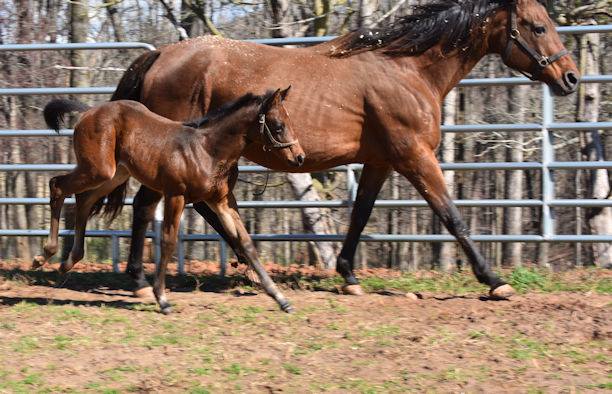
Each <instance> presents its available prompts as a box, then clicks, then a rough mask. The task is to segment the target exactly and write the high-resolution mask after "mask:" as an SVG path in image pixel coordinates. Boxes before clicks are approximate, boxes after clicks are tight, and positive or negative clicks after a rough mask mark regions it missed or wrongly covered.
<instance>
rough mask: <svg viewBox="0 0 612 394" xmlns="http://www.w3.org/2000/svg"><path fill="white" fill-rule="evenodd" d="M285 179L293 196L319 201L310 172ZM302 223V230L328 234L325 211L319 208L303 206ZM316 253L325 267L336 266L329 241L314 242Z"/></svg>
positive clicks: (289, 175) (303, 199) (334, 253)
mask: <svg viewBox="0 0 612 394" xmlns="http://www.w3.org/2000/svg"><path fill="white" fill-rule="evenodd" d="M287 180H288V181H289V183H290V184H291V189H293V193H294V194H295V197H296V198H297V199H298V200H300V201H320V200H321V198H320V197H319V194H318V193H317V191H316V190H315V189H314V185H313V183H312V177H311V176H310V174H307V173H306V174H291V173H290V174H287ZM302 223H303V225H304V230H305V231H307V232H311V233H314V234H329V233H330V231H329V227H328V226H327V223H326V220H325V213H324V212H323V210H322V209H320V208H303V209H302ZM314 245H315V246H316V248H317V249H318V255H319V256H321V262H322V263H323V266H324V267H325V268H326V269H334V268H336V251H335V250H334V245H333V244H332V243H331V242H315V243H314Z"/></svg>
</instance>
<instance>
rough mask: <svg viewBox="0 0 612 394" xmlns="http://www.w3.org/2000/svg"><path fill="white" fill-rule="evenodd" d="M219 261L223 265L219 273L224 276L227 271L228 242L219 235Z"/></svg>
mask: <svg viewBox="0 0 612 394" xmlns="http://www.w3.org/2000/svg"><path fill="white" fill-rule="evenodd" d="M219 263H220V266H221V267H220V271H219V275H220V276H221V277H224V276H225V274H226V272H227V244H226V243H225V241H224V240H223V239H221V237H219Z"/></svg>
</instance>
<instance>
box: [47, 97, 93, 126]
mask: <svg viewBox="0 0 612 394" xmlns="http://www.w3.org/2000/svg"><path fill="white" fill-rule="evenodd" d="M88 109H89V106H88V105H87V104H84V103H81V102H80V101H76V100H66V99H54V100H51V101H49V103H48V104H47V105H45V109H44V110H43V116H44V117H45V123H47V126H48V127H49V128H51V129H53V130H55V131H56V132H57V133H59V131H60V126H61V123H63V122H64V115H66V114H67V113H69V112H84V111H87V110H88Z"/></svg>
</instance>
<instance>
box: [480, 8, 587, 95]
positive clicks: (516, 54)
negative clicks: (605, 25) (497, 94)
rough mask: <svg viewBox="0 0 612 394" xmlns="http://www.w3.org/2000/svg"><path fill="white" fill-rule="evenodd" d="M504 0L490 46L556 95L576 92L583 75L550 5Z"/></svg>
mask: <svg viewBox="0 0 612 394" xmlns="http://www.w3.org/2000/svg"><path fill="white" fill-rule="evenodd" d="M503 3H504V4H503V6H502V8H501V9H500V11H499V12H497V13H496V14H495V16H494V17H492V20H491V21H490V24H489V26H491V29H492V31H491V34H490V35H489V48H490V49H491V50H492V51H493V52H496V53H499V54H500V55H501V56H502V59H503V61H504V63H505V64H506V65H507V66H509V67H511V68H513V69H515V70H517V71H520V72H522V73H523V74H525V75H526V76H528V77H529V78H531V79H533V80H538V81H542V82H544V83H546V84H547V85H548V86H549V87H550V88H551V89H552V91H553V93H554V94H556V95H559V96H565V95H568V94H570V93H573V92H574V91H576V88H577V87H578V82H579V80H580V74H579V72H578V69H577V67H576V63H574V60H573V59H572V57H571V55H570V54H569V52H568V51H567V50H566V49H565V47H564V46H563V43H561V40H560V38H559V34H557V31H556V29H555V25H554V23H553V21H552V20H551V18H550V16H549V15H548V12H547V10H546V7H545V6H544V5H542V4H541V3H540V1H538V0H505V1H504V2H503Z"/></svg>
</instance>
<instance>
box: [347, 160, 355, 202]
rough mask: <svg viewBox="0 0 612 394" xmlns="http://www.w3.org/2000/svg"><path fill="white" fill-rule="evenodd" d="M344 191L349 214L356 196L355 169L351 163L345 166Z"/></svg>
mask: <svg viewBox="0 0 612 394" xmlns="http://www.w3.org/2000/svg"><path fill="white" fill-rule="evenodd" d="M346 193H347V200H348V201H347V202H348V210H349V214H350V211H351V209H352V208H353V203H354V202H355V199H356V198H357V179H356V178H355V170H353V166H352V165H351V164H349V165H347V166H346Z"/></svg>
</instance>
